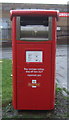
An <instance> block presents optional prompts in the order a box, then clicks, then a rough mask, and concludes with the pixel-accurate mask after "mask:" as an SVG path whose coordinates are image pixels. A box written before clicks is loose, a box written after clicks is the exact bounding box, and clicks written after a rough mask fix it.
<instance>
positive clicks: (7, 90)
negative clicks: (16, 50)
mask: <svg viewBox="0 0 69 120" xmlns="http://www.w3.org/2000/svg"><path fill="white" fill-rule="evenodd" d="M11 74H12V60H9V59H3V60H2V104H3V105H6V103H9V102H11V99H12V78H11Z"/></svg>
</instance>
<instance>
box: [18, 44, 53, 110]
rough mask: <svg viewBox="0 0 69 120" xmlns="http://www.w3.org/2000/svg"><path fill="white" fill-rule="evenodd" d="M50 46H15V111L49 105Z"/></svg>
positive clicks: (42, 107) (46, 107)
mask: <svg viewBox="0 0 69 120" xmlns="http://www.w3.org/2000/svg"><path fill="white" fill-rule="evenodd" d="M50 93H51V44H17V109H30V110H40V109H41V110H42V109H43V110H44V109H45V110H46V109H50V104H51V101H50V99H51V94H50Z"/></svg>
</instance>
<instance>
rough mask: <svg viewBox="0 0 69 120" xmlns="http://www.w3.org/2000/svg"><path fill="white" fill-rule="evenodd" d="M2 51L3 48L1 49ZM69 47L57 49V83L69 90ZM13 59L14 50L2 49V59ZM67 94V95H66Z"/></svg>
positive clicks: (0, 55)
mask: <svg viewBox="0 0 69 120" xmlns="http://www.w3.org/2000/svg"><path fill="white" fill-rule="evenodd" d="M0 51H1V48H0ZM68 51H69V46H67V45H58V46H57V49H56V82H57V84H58V87H61V88H66V89H68V90H69V84H68V78H69V74H68V70H69V66H68V61H69V59H68V54H69V52H68ZM1 58H3V59H12V48H2V53H1V52H0V59H1ZM64 94H66V93H64Z"/></svg>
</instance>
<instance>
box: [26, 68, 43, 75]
mask: <svg viewBox="0 0 69 120" xmlns="http://www.w3.org/2000/svg"><path fill="white" fill-rule="evenodd" d="M24 71H25V73H26V74H27V76H42V73H43V72H44V68H24Z"/></svg>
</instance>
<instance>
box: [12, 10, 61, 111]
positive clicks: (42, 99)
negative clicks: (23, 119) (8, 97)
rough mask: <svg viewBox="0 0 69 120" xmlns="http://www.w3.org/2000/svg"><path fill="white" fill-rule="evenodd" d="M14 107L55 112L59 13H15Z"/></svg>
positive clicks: (18, 11) (13, 46) (27, 11)
mask: <svg viewBox="0 0 69 120" xmlns="http://www.w3.org/2000/svg"><path fill="white" fill-rule="evenodd" d="M10 13H11V20H12V48H13V51H12V52H13V106H14V108H15V109H17V110H51V109H53V108H54V103H55V54H56V21H57V18H58V13H59V12H58V11H56V10H40V9H36V10H32V9H26V10H25V9H24V10H11V12H10Z"/></svg>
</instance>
